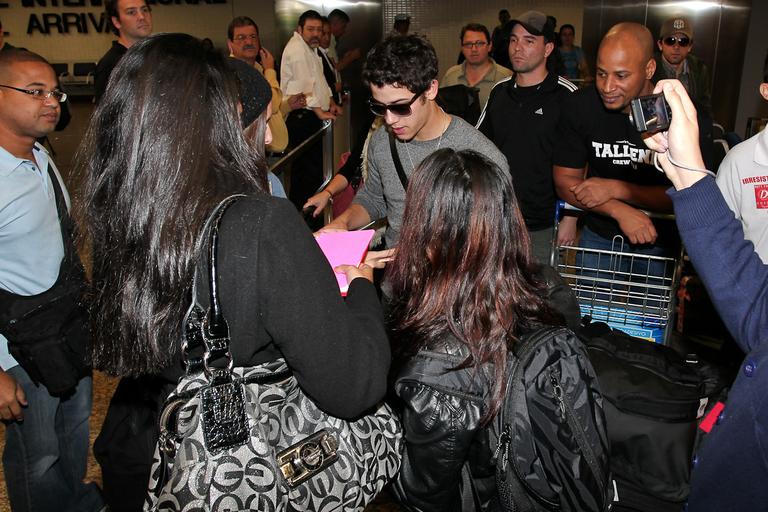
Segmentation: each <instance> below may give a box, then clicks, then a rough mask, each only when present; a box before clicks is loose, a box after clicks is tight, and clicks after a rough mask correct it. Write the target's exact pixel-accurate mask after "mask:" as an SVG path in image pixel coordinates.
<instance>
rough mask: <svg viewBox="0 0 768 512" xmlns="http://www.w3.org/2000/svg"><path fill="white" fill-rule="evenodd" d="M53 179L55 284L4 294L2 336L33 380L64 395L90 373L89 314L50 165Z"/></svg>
mask: <svg viewBox="0 0 768 512" xmlns="http://www.w3.org/2000/svg"><path fill="white" fill-rule="evenodd" d="M48 176H50V178H51V183H52V184H53V189H54V194H55V197H56V210H57V212H58V214H59V224H60V226H61V239H62V242H63V244H64V259H63V260H62V262H61V267H60V268H59V275H58V277H57V278H56V282H55V283H54V284H53V286H51V288H50V289H48V290H47V291H45V292H43V293H39V294H37V295H29V296H25V295H17V294H15V293H11V292H8V291H5V290H0V333H2V334H3V336H5V337H6V339H7V340H8V349H9V350H10V352H11V355H12V356H13V357H14V358H15V359H16V361H18V363H19V364H20V365H21V367H22V368H24V371H26V372H27V373H28V374H29V377H30V378H31V379H32V381H33V382H34V383H36V384H42V385H43V386H45V387H46V388H47V389H48V392H49V393H50V394H51V395H53V396H62V395H66V394H67V392H69V391H70V390H71V389H72V388H74V387H75V386H76V385H77V382H78V381H79V380H80V379H81V378H82V377H83V376H85V375H87V374H88V372H89V371H90V368H88V365H86V363H85V348H86V343H87V340H88V310H87V307H86V305H85V301H84V295H85V291H86V282H85V273H84V271H83V266H82V264H81V263H80V258H79V257H78V255H77V251H76V250H75V244H74V241H73V240H74V230H75V229H74V223H73V222H72V218H71V217H70V215H69V212H68V211H67V205H66V202H65V201H64V193H63V192H62V190H61V187H60V185H59V180H58V178H57V177H56V175H55V173H54V172H53V170H52V169H51V166H50V165H49V166H48Z"/></svg>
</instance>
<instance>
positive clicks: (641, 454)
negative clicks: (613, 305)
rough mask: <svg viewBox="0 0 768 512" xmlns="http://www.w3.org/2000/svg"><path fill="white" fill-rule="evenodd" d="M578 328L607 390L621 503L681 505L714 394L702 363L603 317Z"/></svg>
mask: <svg viewBox="0 0 768 512" xmlns="http://www.w3.org/2000/svg"><path fill="white" fill-rule="evenodd" d="M579 336H580V337H581V338H582V339H583V340H584V342H585V344H586V345H587V350H588V352H589V356H590V358H591V360H592V364H593V365H594V368H595V370H596V371H597V375H598V378H599V380H600V386H601V389H602V391H603V396H604V397H605V414H606V420H607V422H608V437H609V440H610V445H611V471H612V472H613V474H614V477H615V478H616V482H617V488H618V505H619V508H626V509H630V510H651V509H652V510H660V511H661V510H679V509H680V508H681V507H682V503H683V502H684V501H685V499H686V498H687V496H688V492H689V480H690V468H691V460H692V456H693V450H694V446H695V441H696V436H697V423H698V422H697V418H700V417H701V416H702V415H703V414H704V412H705V410H706V408H707V405H708V402H709V401H708V395H709V394H711V386H710V383H708V382H707V377H706V376H705V375H704V372H703V371H702V366H701V365H699V364H698V363H697V362H686V360H685V358H683V357H682V356H681V355H679V354H678V353H677V352H675V351H674V350H673V349H672V348H670V347H667V346H664V345H659V344H656V343H650V342H648V341H646V340H641V339H637V338H633V337H632V336H629V335H627V334H625V333H623V332H621V331H617V330H612V329H611V328H610V327H608V326H607V325H606V324H604V323H602V322H595V323H592V324H589V325H586V326H585V327H583V328H582V329H580V331H579ZM651 504H652V505H651ZM649 507H651V508H649Z"/></svg>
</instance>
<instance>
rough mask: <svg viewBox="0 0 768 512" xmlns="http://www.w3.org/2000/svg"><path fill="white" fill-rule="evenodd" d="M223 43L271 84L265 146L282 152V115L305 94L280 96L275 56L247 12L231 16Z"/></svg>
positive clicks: (284, 134)
mask: <svg viewBox="0 0 768 512" xmlns="http://www.w3.org/2000/svg"><path fill="white" fill-rule="evenodd" d="M227 47H228V48H229V55H230V57H234V58H235V59H238V60H242V61H243V62H245V63H246V64H248V65H250V66H253V67H254V68H256V71H258V72H259V73H261V74H262V75H263V76H264V78H265V79H266V80H267V82H268V83H269V86H270V87H271V88H272V116H271V117H270V118H269V129H270V130H272V142H271V143H270V144H269V145H268V146H267V150H268V151H270V152H271V153H273V154H276V153H282V152H283V151H285V148H286V147H287V146H288V128H286V126H285V117H284V116H286V115H287V114H288V113H289V112H290V111H291V110H295V109H297V108H303V107H304V106H305V105H306V98H305V97H304V95H303V94H295V95H292V96H286V97H285V98H283V93H282V91H281V90H280V82H278V80H277V72H276V71H275V58H274V57H273V56H272V54H271V53H270V52H269V51H268V50H267V49H266V48H264V47H263V46H262V45H261V39H260V38H259V27H258V25H256V22H255V21H253V19H251V18H249V17H248V16H236V17H235V18H233V19H232V21H231V22H230V23H229V26H228V27H227Z"/></svg>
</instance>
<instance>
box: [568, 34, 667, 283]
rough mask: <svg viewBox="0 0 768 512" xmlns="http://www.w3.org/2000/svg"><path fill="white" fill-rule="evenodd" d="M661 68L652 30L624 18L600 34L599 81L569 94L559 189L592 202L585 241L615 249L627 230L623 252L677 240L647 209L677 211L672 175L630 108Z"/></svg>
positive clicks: (653, 250) (577, 201)
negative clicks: (659, 165)
mask: <svg viewBox="0 0 768 512" xmlns="http://www.w3.org/2000/svg"><path fill="white" fill-rule="evenodd" d="M655 69H656V61H655V60H654V58H653V36H652V35H651V33H650V31H649V30H648V29H647V28H646V27H644V26H643V25H640V24H638V23H619V24H617V25H614V26H613V27H611V29H610V30H609V31H608V33H607V34H606V35H605V36H604V37H603V40H602V41H601V42H600V46H599V49H598V53H597V74H596V75H597V76H596V80H595V85H594V86H590V87H587V88H585V89H580V90H579V91H577V92H575V93H573V94H571V95H568V97H567V98H566V99H565V102H564V104H563V110H562V116H561V119H560V125H559V127H558V133H557V144H556V145H555V152H554V158H553V163H554V169H553V172H554V181H555V188H556V190H557V194H558V196H560V197H561V198H562V199H564V200H565V201H566V202H568V203H571V204H574V205H576V206H578V207H579V208H581V209H583V210H586V214H585V216H584V217H585V227H584V230H583V232H582V235H581V240H580V245H581V246H582V247H587V248H590V249H604V250H615V249H616V247H615V244H614V241H613V239H614V237H615V236H616V235H622V236H623V238H624V244H623V252H633V253H640V254H646V255H655V256H660V255H667V254H668V253H669V247H670V246H674V245H675V243H676V242H675V240H674V238H675V230H674V226H671V225H663V224H659V225H657V224H655V223H654V222H653V221H652V220H651V219H650V218H649V216H648V215H646V214H645V213H644V212H643V211H642V210H649V211H655V212H664V213H667V212H670V211H671V206H672V205H671V203H670V199H669V197H668V196H667V194H666V193H665V190H666V189H667V188H668V187H669V181H668V180H667V179H666V178H665V177H664V175H663V174H662V173H660V172H658V171H657V170H656V169H655V168H654V166H653V161H652V155H651V151H650V150H649V149H648V148H647V147H646V146H645V144H644V143H643V138H642V136H641V134H640V133H639V132H638V131H637V130H636V129H635V127H634V126H633V125H632V124H630V122H629V115H628V114H629V112H630V102H631V101H632V100H633V99H635V98H637V97H638V96H644V95H648V94H651V93H652V92H653V82H651V77H652V76H653V73H654V71H655ZM586 259H587V258H586V257H585V262H584V265H585V266H591V268H596V265H597V263H598V262H597V261H594V262H592V261H590V262H586ZM601 260H602V261H601V263H603V262H607V260H608V258H602V259H601ZM650 270H651V272H652V273H653V274H655V275H658V274H659V273H661V272H663V268H662V269H657V268H655V267H654V268H652V269H650ZM638 271H639V270H638Z"/></svg>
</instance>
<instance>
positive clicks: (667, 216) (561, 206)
mask: <svg viewBox="0 0 768 512" xmlns="http://www.w3.org/2000/svg"><path fill="white" fill-rule="evenodd" d="M638 209H639V210H640V211H641V212H643V213H644V214H646V215H647V216H648V217H650V218H652V219H662V220H675V215H674V214H673V213H656V212H651V211H648V210H643V209H640V208H638ZM566 211H572V212H583V211H585V210H582V209H581V208H579V207H578V206H574V205H572V204H570V203H566V202H565V201H563V200H562V199H559V200H557V201H555V224H557V223H559V222H560V220H561V219H562V216H563V214H564V213H565V212H566Z"/></svg>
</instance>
